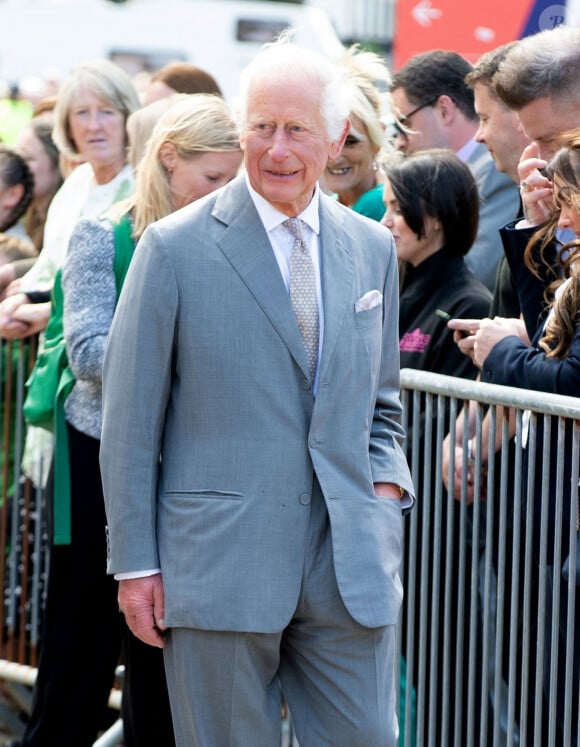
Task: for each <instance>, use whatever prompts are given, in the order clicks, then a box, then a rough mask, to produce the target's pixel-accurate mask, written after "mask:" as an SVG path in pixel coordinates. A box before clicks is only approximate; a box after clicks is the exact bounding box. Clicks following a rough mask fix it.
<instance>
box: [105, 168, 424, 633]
mask: <svg viewBox="0 0 580 747" xmlns="http://www.w3.org/2000/svg"><path fill="white" fill-rule="evenodd" d="M320 216H321V236H320V239H321V279H322V295H323V303H324V315H325V316H324V318H325V330H324V341H323V349H322V353H321V362H320V366H319V387H318V393H317V396H316V399H315V400H314V399H313V396H312V387H311V382H310V381H309V374H308V365H307V361H306V353H305V351H304V347H303V344H302V340H301V337H300V334H299V332H298V329H297V326H296V323H295V318H294V315H293V312H292V309H291V306H290V300H289V297H288V294H287V291H286V288H285V286H284V282H283V280H282V277H281V274H280V271H279V268H278V265H277V262H276V259H275V256H274V253H273V250H272V247H271V245H270V242H269V240H268V237H267V234H266V232H265V230H264V228H263V225H262V223H261V221H260V219H259V217H258V215H257V212H256V210H255V207H254V204H253V202H252V201H251V198H250V196H249V193H248V190H247V187H246V185H245V182H244V180H243V178H239V179H237V180H235V181H234V182H232V183H231V184H230V185H228V186H227V187H225V188H224V189H223V190H219V191H218V192H217V193H214V194H212V195H210V196H208V197H207V198H204V199H203V200H201V201H198V202H196V203H195V204H193V205H190V206H189V207H186V208H184V209H182V210H180V211H178V212H176V213H174V214H173V215H171V216H169V217H167V218H165V219H163V220H162V221H159V222H157V223H155V224H153V225H152V226H150V227H149V229H148V230H147V231H146V233H145V234H144V236H143V238H142V239H141V241H140V243H139V245H138V247H137V250H136V253H135V258H134V261H133V264H132V266H131V268H130V270H129V273H128V275H127V279H126V282H125V285H124V287H123V292H122V295H121V298H120V301H119V305H118V307H117V312H116V314H115V318H114V321H113V325H112V328H111V332H110V337H109V342H108V345H107V350H106V355H105V364H104V376H103V404H104V411H103V416H104V417H103V433H102V444H101V467H102V474H103V484H104V490H105V499H106V508H107V517H108V532H109V543H110V559H109V572H111V573H117V572H123V571H137V570H145V569H151V568H156V567H160V568H161V569H162V573H163V583H164V589H165V605H166V609H165V613H166V614H165V621H166V623H167V625H168V626H170V627H172V626H185V627H189V626H193V627H199V628H204V629H213V630H238V631H255V632H273V631H279V630H282V629H283V628H284V627H285V625H286V624H287V623H288V621H289V620H290V619H291V617H292V614H293V611H294V609H295V605H296V602H297V599H298V595H299V591H300V583H301V574H302V563H303V557H304V545H305V539H306V535H307V525H308V513H309V510H308V502H309V500H310V495H311V491H312V485H313V474H314V473H316V476H317V478H318V480H319V483H320V486H321V488H322V492H323V494H324V498H325V501H326V504H327V507H328V513H329V517H330V523H331V527H332V541H333V552H334V561H335V567H336V576H337V580H338V585H339V588H340V591H341V594H342V597H343V599H344V602H345V604H346V606H347V608H348V609H349V611H350V612H351V614H352V615H353V616H354V617H355V618H356V619H357V620H358V621H359V622H360V623H362V624H363V625H366V626H377V625H384V624H393V623H395V622H396V620H397V614H398V611H399V606H400V602H401V594H402V591H401V584H400V580H399V574H398V571H399V563H400V559H401V530H402V518H401V515H402V512H401V508H400V504H399V502H398V501H396V500H389V499H381V498H377V497H376V496H375V495H374V491H373V482H394V483H398V484H400V485H402V486H403V487H404V488H405V489H407V490H408V491H409V492H410V493H411V494H412V491H413V488H412V484H411V480H410V475H409V471H408V468H407V463H406V459H405V456H404V454H403V451H402V449H401V445H400V443H401V440H402V438H403V432H402V428H401V425H400V424H399V416H400V404H399V352H398V294H397V270H396V255H395V251H394V247H393V241H392V238H391V236H390V233H389V232H388V231H387V230H386V229H385V228H384V227H383V226H381V225H379V224H378V223H375V222H374V221H370V220H367V219H366V218H362V217H361V216H358V215H356V214H355V213H353V212H352V211H349V210H348V209H345V208H343V207H342V206H340V205H338V204H337V203H336V202H335V201H333V200H332V199H330V198H328V197H326V196H324V195H321V207H320ZM373 289H377V290H379V291H380V292H381V293H382V294H383V303H382V304H381V305H379V306H377V307H376V308H373V309H371V310H369V311H363V312H359V313H356V312H355V302H356V301H357V299H359V298H360V297H361V296H363V294H365V293H366V292H367V291H369V290H373Z"/></svg>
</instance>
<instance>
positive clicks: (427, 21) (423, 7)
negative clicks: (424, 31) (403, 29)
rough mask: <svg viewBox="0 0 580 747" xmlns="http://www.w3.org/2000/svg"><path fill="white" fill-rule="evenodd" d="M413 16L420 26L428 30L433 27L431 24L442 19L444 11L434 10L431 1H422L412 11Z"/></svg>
mask: <svg viewBox="0 0 580 747" xmlns="http://www.w3.org/2000/svg"><path fill="white" fill-rule="evenodd" d="M411 15H412V16H413V18H414V19H415V21H417V23H418V24H419V26H423V28H427V27H429V26H430V25H431V22H432V21H434V20H436V19H437V18H441V16H442V15H443V11H442V10H440V9H439V8H433V7H432V6H431V0H421V2H419V3H417V5H415V7H414V8H413V9H412V10H411Z"/></svg>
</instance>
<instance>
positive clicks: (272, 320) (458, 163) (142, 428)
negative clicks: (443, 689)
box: [0, 27, 580, 747]
mask: <svg viewBox="0 0 580 747" xmlns="http://www.w3.org/2000/svg"><path fill="white" fill-rule="evenodd" d="M578 69H580V29H575V28H566V27H559V28H556V29H553V30H550V31H543V32H540V33H538V34H536V35H534V36H529V37H526V38H525V39H522V40H518V41H514V42H511V43H509V44H506V45H504V46H502V47H498V48H497V49H496V50H493V51H492V52H490V53H488V54H486V55H484V56H483V57H482V58H481V59H480V60H479V61H478V62H477V63H476V64H475V65H472V64H470V63H469V62H468V61H467V60H465V59H464V58H463V57H461V56H460V55H458V54H457V53H455V52H452V51H446V50H432V51H430V52H426V53H422V54H418V55H416V56H415V57H413V58H411V59H410V60H409V61H408V62H407V63H406V64H404V65H403V66H402V67H401V68H400V69H399V70H396V71H394V72H391V71H390V70H389V68H388V66H387V64H386V63H385V60H384V59H383V58H382V57H381V56H380V55H378V54H376V53H374V52H369V51H364V50H362V49H361V48H360V47H358V46H357V45H355V46H353V47H351V48H350V49H348V50H345V54H344V57H343V58H342V59H340V60H338V61H329V60H327V59H325V58H323V57H322V56H320V55H318V54H315V53H311V52H309V51H307V50H304V49H300V48H298V47H296V46H295V45H294V44H293V43H292V41H291V37H290V36H287V35H282V36H281V37H280V39H278V40H277V41H275V42H272V43H270V44H266V45H265V46H264V48H263V49H262V51H261V52H259V53H258V54H257V55H256V57H255V59H254V60H253V61H252V62H251V63H250V65H249V66H248V67H247V68H246V69H245V70H244V72H243V75H242V78H241V81H240V90H239V101H237V102H236V106H235V107H233V106H231V105H230V104H229V103H227V102H226V101H225V100H224V98H223V96H222V92H221V90H220V87H219V84H218V82H217V81H216V80H215V79H214V78H213V76H212V75H211V73H210V72H208V71H205V70H202V69H200V68H198V67H196V66H194V65H190V64H188V63H182V62H176V63H170V64H169V65H167V66H166V67H164V68H162V69H160V70H159V71H157V72H156V74H155V75H153V76H152V77H151V79H150V80H149V82H148V85H147V86H146V87H145V88H143V89H142V90H137V87H136V84H135V81H134V80H132V79H131V78H130V77H129V75H128V74H127V73H125V72H124V71H123V70H122V69H121V68H119V67H118V66H117V65H115V64H113V63H111V62H109V61H106V60H97V61H92V62H87V63H84V64H80V65H79V66H78V67H77V68H75V69H74V70H73V71H72V72H71V74H70V76H69V78H68V79H67V80H66V81H65V82H64V83H63V84H62V86H61V88H60V90H59V91H58V93H57V95H56V96H55V97H51V99H50V100H49V99H47V100H45V101H43V102H40V104H37V106H36V107H35V108H34V109H33V110H31V112H30V117H29V120H28V121H27V122H26V123H23V124H22V126H21V127H20V128H19V131H18V132H17V133H14V142H13V144H11V145H10V146H8V145H6V144H0V294H1V295H0V337H1V338H2V339H3V341H11V340H24V341H25V340H30V339H32V338H36V337H37V336H38V339H39V349H42V346H43V335H44V331H45V330H46V328H47V325H48V324H49V323H51V322H53V323H54V321H55V319H56V308H57V305H58V303H60V304H61V310H60V313H61V314H62V329H63V333H64V338H65V341H66V353H67V358H68V371H69V375H70V376H71V379H70V387H69V389H67V397H66V400H65V402H64V408H63V416H64V419H65V421H66V429H65V432H64V433H59V431H58V430H56V429H55V430H54V432H51V431H48V430H46V429H44V428H39V427H35V426H33V425H32V424H31V425H29V426H28V428H27V433H26V445H25V449H24V458H23V463H22V469H23V471H24V472H25V474H26V475H27V476H28V477H29V479H31V480H32V481H33V482H34V483H35V484H37V485H39V486H40V487H42V488H44V489H45V490H46V494H47V495H48V496H49V500H48V502H47V505H48V512H47V513H48V515H47V522H48V527H49V536H50V550H49V551H50V565H49V575H48V582H47V590H46V600H45V605H44V621H43V627H42V645H41V655H40V659H39V665H38V677H37V680H36V684H35V688H34V697H33V703H32V710H31V714H30V718H29V719H28V723H27V726H26V729H25V733H24V736H23V738H22V741H21V742H19V744H21V745H22V746H23V747H46V746H47V745H53V744H60V745H70V746H71V747H72V746H73V745H74V747H84V746H85V745H86V746H87V747H88V746H89V745H91V744H92V743H93V742H94V741H95V739H96V738H97V735H98V734H99V733H100V732H102V731H103V730H104V729H105V728H106V727H107V725H108V724H109V723H110V719H111V714H110V712H109V711H108V708H107V701H108V697H109V692H110V689H111V686H112V685H113V682H114V678H115V670H116V667H117V665H118V663H119V661H123V663H124V665H125V680H124V690H123V701H122V716H123V724H124V740H125V742H124V743H125V744H126V745H127V746H128V747H133V746H134V747H139V746H141V747H142V746H143V745H149V744H151V745H163V746H164V747H165V746H167V747H171V745H173V744H175V745H177V747H186V746H187V747H189V745H192V744H195V745H199V746H200V747H233V746H234V745H240V747H246V745H248V744H251V745H252V746H253V747H261V745H263V746H264V747H273V746H274V745H275V744H277V743H278V744H279V722H280V707H281V699H282V698H283V699H284V701H285V702H286V703H287V704H288V706H289V708H290V712H291V714H292V718H293V723H294V728H295V731H296V734H297V738H298V741H299V743H300V745H301V747H321V745H329V746H330V745H332V747H341V746H343V745H344V747H374V746H375V745H376V747H385V745H389V746H390V747H394V745H396V744H397V742H398V740H399V726H398V721H399V712H400V711H401V710H402V708H401V703H400V698H399V683H398V682H396V681H395V680H396V675H397V673H398V672H400V667H401V666H402V667H404V665H405V662H404V660H403V661H400V660H399V654H398V651H399V646H398V641H397V624H398V622H399V619H400V612H401V605H402V598H403V588H402V585H401V578H400V575H401V572H400V569H401V566H402V565H403V566H404V565H405V564H407V565H408V564H413V563H416V562H417V558H410V557H408V554H407V555H406V553H405V550H408V547H409V545H408V543H407V542H406V540H405V532H406V522H405V521H404V516H405V514H407V513H408V512H409V511H411V510H412V511H415V512H417V513H418V514H419V517H420V516H421V511H422V501H425V500H428V499H429V496H427V495H425V491H424V486H423V484H422V481H421V480H415V483H414V484H413V480H412V479H411V473H410V468H409V464H408V456H407V454H408V452H407V451H406V450H405V438H406V439H407V443H409V442H410V440H419V441H420V440H421V439H423V438H424V428H423V426H421V431H422V432H421V434H420V436H419V437H418V439H411V435H410V434H409V433H408V432H407V433H405V431H404V429H403V427H402V424H401V423H402V418H401V412H402V409H401V403H400V398H399V373H400V369H401V368H402V367H404V368H415V369H422V370H428V371H433V372H436V373H441V374H447V375H450V376H455V377H463V378H469V379H477V378H480V379H481V380H482V381H485V382H491V383H496V384H502V385H505V386H512V387H519V388H524V389H530V390H541V391H550V392H554V393H556V394H566V395H571V396H577V395H578V393H579V391H580V386H579V384H580V362H579V361H580V353H579V351H578V345H579V342H578V340H579V335H580V279H579V269H580V262H579V261H578V258H577V257H576V253H577V252H578V246H579V245H580V79H579V78H578V75H577V71H578ZM4 345H5V342H3V346H4ZM419 406H420V407H422V405H419ZM57 407H58V402H57V401H56V399H55V408H57ZM466 407H469V405H468V404H466ZM425 417H427V414H426V413H425V412H424V411H423V410H421V413H420V414H419V421H418V422H419V423H421V422H423V421H422V420H421V418H423V419H424V418H425ZM415 422H417V420H416V418H415ZM468 422H469V421H468V419H466V418H464V417H463V416H461V417H460V418H458V420H457V424H456V430H457V439H456V443H455V444H454V445H453V449H451V448H450V445H449V440H446V442H445V443H444V445H443V454H442V465H443V466H442V467H441V468H440V466H437V469H435V467H436V465H433V476H432V478H433V479H435V475H436V474H441V475H442V476H443V481H444V483H445V490H451V491H453V489H454V488H455V490H456V494H457V495H459V493H460V486H461V485H462V484H463V485H465V481H466V476H465V475H464V469H465V465H466V459H465V458H464V454H463V449H462V446H461V445H462V443H463V444H465V443H468V442H469V443H470V444H472V443H473V438H474V431H473V430H472V431H471V432H470V433H469V434H465V438H463V437H462V436H463V428H464V427H468V426H467V425H466V424H467V423H468ZM446 427H447V428H449V427H450V422H449V413H447V415H446ZM513 435H514V434H512V436H513ZM574 443H575V442H574V441H573V440H572V439H571V438H568V440H567V441H566V444H567V446H566V448H567V454H566V460H567V463H568V464H571V463H573V462H574V459H575V456H574V453H573V450H574V448H576V447H575V446H574ZM486 444H487V442H486ZM486 448H487V446H486ZM530 448H531V447H530ZM533 448H534V449H536V450H538V452H539V451H541V450H542V449H543V448H544V446H543V442H542V439H541V438H539V439H538V441H537V442H535V443H534V444H533ZM536 456H537V454H536V453H533V452H530V453H528V451H526V458H527V459H528V460H529V461H530V463H532V464H533V463H535V462H539V461H540V460H539V459H538V460H536ZM4 458H6V457H4ZM63 458H64V461H63ZM484 458H485V460H491V459H493V458H494V455H493V454H490V453H488V452H487V451H486V452H485V454H484ZM556 461H557V460H556V459H555V458H554V459H553V460H552V465H553V468H552V467H551V468H552V473H554V470H555V465H556ZM63 464H64V467H63ZM63 469H64V470H65V472H66V476H65V477H66V479H64V480H63V472H62V470H63ZM552 473H551V474H550V477H551V478H553V479H552V480H551V484H552V485H553V486H554V489H553V490H552V493H551V494H550V501H549V506H548V516H549V522H550V538H551V539H550V547H551V546H552V544H553V542H554V541H555V537H556V535H558V536H559V539H561V542H562V552H563V554H564V557H565V556H566V555H567V554H568V553H569V551H570V546H569V541H568V538H569V536H570V532H569V526H570V522H571V521H572V513H571V506H572V505H573V501H574V498H575V497H577V496H575V493H574V490H575V488H574V487H572V488H570V487H569V486H568V487H567V488H566V489H565V490H566V491H568V493H567V494H566V495H565V497H564V501H563V505H564V515H563V519H562V520H561V521H560V524H558V522H557V521H556V516H555V506H556V504H557V503H558V501H557V497H556V495H555V490H556V486H558V485H559V483H558V481H557V480H556V476H555V473H554V474H552ZM471 478H472V476H470V484H473V480H472V479H471ZM433 479H429V480H427V481H426V482H427V484H429V485H432V484H433ZM538 482H541V481H540V480H538ZM63 485H66V488H64V487H63ZM570 489H571V490H572V494H571V495H570V494H569V490H570ZM576 492H577V491H576ZM415 496H417V501H415ZM514 500H521V501H522V502H525V500H526V496H517V495H515V494H514ZM530 500H534V501H535V503H536V504H537V505H535V510H536V518H537V521H538V524H539V522H540V516H541V515H543V512H544V511H545V507H544V506H543V505H541V501H540V499H539V497H538V496H532V497H531V498H530ZM419 520H420V519H419ZM560 535H561V537H560ZM535 549H536V550H537V549H538V548H537V547H536V548H535ZM550 552H551V551H549V553H550ZM577 562H578V560H577ZM536 567H539V561H538V566H536ZM553 572H554V573H555V572H556V571H555V570H554V571H553ZM558 572H559V571H558ZM442 573H444V569H442ZM568 599H569V598H568V597H566V598H565V599H564V598H562V599H560V600H559V602H558V604H559V605H560V610H559V613H560V615H561V620H562V624H561V625H560V626H559V627H558V630H557V637H558V636H559V638H558V640H559V644H558V646H557V647H556V651H557V653H558V655H559V654H560V651H565V650H567V649H566V640H567V638H568V637H569V631H568V630H567V628H566V625H565V624H564V622H563V621H564V620H565V619H566V618H567V617H569V609H568V604H569V602H568V601H567V600H568ZM572 604H573V605H575V608H574V617H573V619H574V620H575V621H576V632H575V633H574V640H575V643H574V649H573V657H572V662H571V670H572V677H571V680H568V681H564V679H563V678H558V681H557V684H556V685H555V686H552V693H550V692H549V691H548V692H545V693H544V694H543V696H542V698H543V701H542V703H533V704H531V705H530V708H532V709H533V708H534V707H540V708H542V707H544V706H545V701H547V700H548V699H549V698H550V697H551V698H554V697H555V698H556V702H557V704H558V708H557V712H558V719H559V720H558V727H557V736H556V741H555V744H557V745H562V747H568V745H570V747H574V746H575V745H577V744H578V733H577V727H578V724H577V722H576V723H575V724H574V723H572V726H571V734H570V735H569V740H571V741H568V743H567V744H566V745H564V741H562V740H563V739H564V736H563V735H564V733H565V728H566V727H565V726H564V724H563V721H562V720H561V719H560V717H561V716H562V715H563V714H561V713H560V701H559V698H560V697H561V696H562V695H563V688H565V687H566V686H567V685H569V684H570V681H571V686H572V688H573V702H576V703H578V698H579V695H578V687H579V679H580V636H578V629H579V624H580V595H578V594H576V597H575V601H574V596H572ZM406 635H407V636H411V638H412V637H413V635H414V633H413V631H411V632H408V631H407V633H406ZM406 645H407V646H408V645H409V641H407V642H406ZM406 679H407V684H406V688H405V689H404V690H403V691H402V693H401V695H402V698H403V700H404V699H405V698H411V697H412V691H413V687H414V685H415V684H416V672H414V671H410V672H407V673H406ZM460 679H461V677H460ZM456 685H457V686H459V682H457V683H456ZM554 692H555V695H554ZM535 694H536V693H535ZM71 713H72V714H74V717H73V718H71ZM405 728H406V729H413V724H405ZM438 738H439V737H438V732H437V731H436V730H435V731H434V732H433V734H432V735H431V738H430V741H429V742H428V743H429V744H430V745H436V744H439V742H438ZM534 738H535V739H540V738H541V736H540V735H539V734H535V735H534ZM412 743H413V742H412ZM539 743H540V742H538V741H536V742H535V744H539ZM444 747H450V745H449V746H448V745H444Z"/></svg>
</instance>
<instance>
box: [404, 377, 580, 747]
mask: <svg viewBox="0 0 580 747" xmlns="http://www.w3.org/2000/svg"><path fill="white" fill-rule="evenodd" d="M401 384H402V401H403V407H404V412H405V426H406V428H407V431H408V440H407V450H408V459H409V462H410V464H411V468H412V473H413V479H414V482H415V485H416V486H417V504H416V507H415V508H414V510H413V511H412V512H411V514H410V516H409V517H408V518H407V519H406V520H405V521H406V527H405V562H404V568H403V585H404V589H405V599H404V603H403V613H402V619H401V636H400V638H401V654H402V662H403V663H404V666H405V670H404V673H405V683H404V686H403V687H402V688H401V716H402V722H403V724H404V727H403V728H404V733H403V734H402V740H401V744H402V745H404V747H409V746H410V745H417V746H418V747H425V745H430V746H437V747H441V746H443V747H451V746H454V747H459V746H461V747H470V746H472V745H473V746H475V745H478V746H479V745H484V746H485V747H488V746H493V747H500V746H502V747H503V746H504V745H506V746H510V747H511V745H526V746H527V747H545V746H546V745H550V746H552V745H554V746H555V745H561V746H562V747H570V745H577V744H578V741H577V740H578V731H579V722H580V703H579V696H578V667H579V660H580V652H579V647H580V603H579V601H580V599H579V598H580V587H578V586H577V585H576V583H577V582H576V574H577V573H578V567H579V565H580V557H577V556H576V553H577V536H578V528H579V524H578V513H579V506H578V479H579V450H580V399H577V398H575V397H563V396H556V395H551V394H545V393H542V392H535V391H526V390H523V389H513V388H508V387H500V386H494V385H490V384H484V383H480V382H471V381H468V380H465V379H459V378H454V377H447V376H441V375H437V374H432V373H428V372H422V371H414V370H404V371H402V374H401ZM579 393H580V391H579ZM469 403H472V405H471V408H470V407H469ZM469 413H471V414H469ZM488 424H489V426H490V427H489V431H488V430H486V426H487V425H488ZM462 431H463V433H462ZM469 442H470V443H469ZM446 445H449V451H450V452H451V454H454V453H455V449H456V448H458V449H459V450H460V451H459V452H458V463H457V464H458V468H459V477H458V480H457V481H455V483H454V480H453V464H454V461H453V460H451V462H450V465H451V466H450V467H449V468H446V469H447V475H445V474H444V472H443V470H444V467H443V464H444V460H443V457H444V454H445V453H446V452H445V446H446ZM470 446H471V449H470V448H469V447H470ZM470 450H471V453H469V452H470ZM487 453H489V454H491V455H492V456H491V457H490V458H489V460H488V461H487V463H486V462H485V459H484V455H485V454H487ZM444 477H447V478H448V479H447V484H448V485H449V486H450V487H449V489H446V487H445V484H444V479H443V478H444ZM471 491H473V494H474V496H473V502H470V498H469V496H470V494H471ZM550 517H551V518H550ZM566 564H567V565H566ZM563 566H565V567H566V568H567V569H568V572H567V574H566V573H565V572H564V573H563Z"/></svg>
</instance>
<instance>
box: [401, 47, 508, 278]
mask: <svg viewBox="0 0 580 747" xmlns="http://www.w3.org/2000/svg"><path fill="white" fill-rule="evenodd" d="M471 70H472V66H471V65H470V64H469V62H468V61H467V60H466V59H464V58H463V57H461V55H459V54H457V53H456V52H448V51H444V50H432V51H430V52H424V53H422V54H418V55H415V56H414V57H412V58H411V59H410V60H409V61H408V62H407V63H406V64H405V65H404V66H403V67H402V68H400V69H399V70H398V71H396V72H395V73H394V74H393V79H392V84H391V99H392V104H393V113H394V116H395V119H394V122H393V138H394V142H395V145H396V146H397V148H398V149H399V150H401V151H403V152H404V153H406V154H411V153H416V152H417V151H423V150H427V149H428V148H449V149H451V150H453V151H454V152H455V153H456V154H457V155H458V156H459V158H461V160H462V161H464V162H465V163H466V164H467V165H468V166H469V168H470V169H471V171H472V173H473V176H474V177H475V180H476V182H477V186H478V189H479V197H480V202H481V207H480V211H479V230H478V233H477V238H476V240H475V243H474V244H473V246H472V248H471V249H470V250H469V252H468V254H467V256H466V258H465V260H466V262H467V265H468V267H469V268H470V269H471V271H472V272H473V273H474V274H475V275H476V276H477V277H479V279H480V280H481V281H482V282H483V283H485V285H487V287H488V288H490V290H493V288H494V285H495V275H496V268H497V265H498V262H499V260H500V258H501V256H502V245H501V241H500V238H499V233H498V230H499V228H501V227H502V226H503V225H505V224H506V223H508V222H509V221H511V220H512V219H513V217H514V216H515V215H516V213H517V210H518V205H519V198H518V190H517V187H516V186H515V185H514V183H513V181H512V180H511V179H510V178H509V177H508V176H507V175H506V174H500V172H499V171H498V170H497V169H496V167H495V164H494V162H493V159H492V158H491V156H490V155H489V152H488V151H487V148H486V147H485V145H484V144H483V143H478V142H476V140H475V133H476V132H477V129H478V126H479V119H478V117H477V114H476V112H475V108H474V103H473V91H472V90H471V88H470V87H469V86H468V85H467V84H466V83H465V76H466V75H467V74H468V73H469V72H471Z"/></svg>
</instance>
